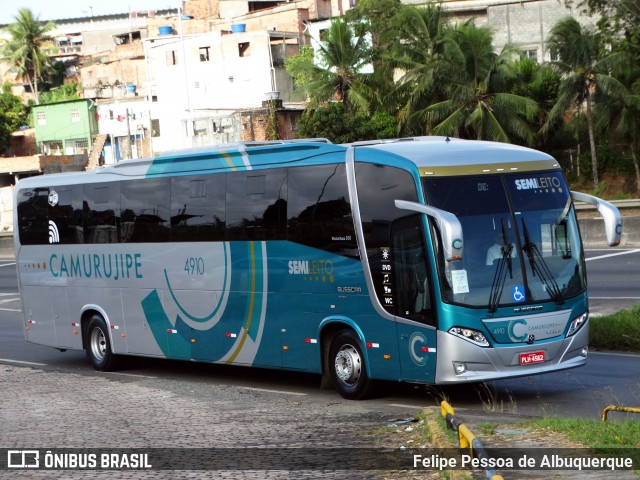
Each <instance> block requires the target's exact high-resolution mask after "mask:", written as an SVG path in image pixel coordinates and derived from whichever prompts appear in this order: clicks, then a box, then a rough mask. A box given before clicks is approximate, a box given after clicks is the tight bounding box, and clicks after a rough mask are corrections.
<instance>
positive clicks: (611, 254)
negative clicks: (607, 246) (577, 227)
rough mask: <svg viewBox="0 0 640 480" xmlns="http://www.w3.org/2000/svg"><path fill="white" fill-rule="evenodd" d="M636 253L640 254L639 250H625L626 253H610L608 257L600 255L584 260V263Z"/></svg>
mask: <svg viewBox="0 0 640 480" xmlns="http://www.w3.org/2000/svg"><path fill="white" fill-rule="evenodd" d="M638 252H640V250H639V249H636V250H627V251H626V252H617V253H610V254H608V255H600V256H599V257H591V258H585V261H587V262H590V261H591V260H601V259H603V258H609V257H617V256H618V255H628V254H629V253H638Z"/></svg>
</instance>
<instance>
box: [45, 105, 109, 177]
mask: <svg viewBox="0 0 640 480" xmlns="http://www.w3.org/2000/svg"><path fill="white" fill-rule="evenodd" d="M32 113H33V123H34V126H35V129H36V145H37V149H38V151H39V152H40V153H41V154H42V155H43V157H44V163H45V164H44V168H43V172H44V173H53V172H56V171H76V170H84V169H85V168H86V166H87V162H88V161H89V151H90V147H91V144H92V142H93V138H94V135H96V134H97V133H98V122H97V120H96V105H95V104H94V103H93V102H92V101H91V100H89V99H81V100H68V101H65V102H57V103H50V104H45V105H35V106H34V107H33V108H32ZM61 155H62V156H64V157H65V158H64V159H63V158H58V159H56V158H49V157H56V156H61Z"/></svg>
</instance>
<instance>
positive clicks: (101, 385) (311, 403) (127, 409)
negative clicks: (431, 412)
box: [0, 364, 425, 479]
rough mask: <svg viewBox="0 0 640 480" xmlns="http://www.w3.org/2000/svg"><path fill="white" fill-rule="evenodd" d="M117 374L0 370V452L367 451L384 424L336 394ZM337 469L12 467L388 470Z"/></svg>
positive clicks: (158, 473)
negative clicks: (115, 376)
mask: <svg viewBox="0 0 640 480" xmlns="http://www.w3.org/2000/svg"><path fill="white" fill-rule="evenodd" d="M123 378H124V380H123V379H122V378H118V379H117V380H113V379H111V378H110V377H109V376H101V375H99V374H91V375H87V374H78V373H70V372H64V373H62V372H56V371H46V370H38V369H32V368H26V367H17V366H13V365H2V364H0V418H1V419H2V424H1V427H0V428H1V430H0V447H4V448H12V449H13V448H16V449H20V448H24V449H29V448H38V449H44V450H46V449H61V448H96V449H110V448H164V449H197V448H207V449H210V448H229V447H233V448H243V447H266V448H270V449H283V451H285V452H289V451H290V450H289V449H291V448H302V447H304V448H329V447H331V448H337V449H340V448H344V447H363V448H366V447H372V446H374V442H375V435H373V434H372V432H373V431H374V430H375V429H377V428H379V427H384V426H385V425H386V424H387V423H388V422H389V420H390V419H392V418H393V416H392V413H391V412H389V411H386V412H385V411H376V409H375V407H373V408H368V409H365V410H369V411H368V413H363V408H362V405H359V404H358V402H350V401H346V400H342V399H341V398H340V397H338V396H337V395H336V396H330V397H328V396H327V397H323V396H321V397H322V398H324V400H321V401H320V402H319V401H318V398H311V397H309V396H304V397H302V396H293V395H282V394H278V393H277V392H265V391H261V390H255V389H248V388H239V387H232V386H224V385H211V384H209V383H199V382H196V381H190V380H187V381H181V380H166V379H165V380H163V379H158V378H155V379H153V378H144V377H142V378H141V377H136V378H135V379H133V378H130V379H127V377H123ZM327 399H329V400H327ZM405 413H406V412H405ZM398 414H400V413H396V415H398ZM183 452H184V455H189V450H184V451H183ZM231 452H232V454H233V450H231ZM346 452H347V451H346V450H345V453H346ZM238 457H239V458H240V460H239V461H240V462H242V460H241V458H242V456H241V455H238ZM294 460H295V459H294ZM292 461H293V460H292ZM339 463H340V462H338V464H339ZM344 465H345V466H344V469H345V470H343V471H320V470H316V471H308V470H300V468H302V467H301V466H300V465H295V464H293V466H292V465H290V466H289V467H288V468H287V467H284V468H285V469H284V470H270V471H265V470H240V469H234V470H227V471H216V472H203V471H168V470H153V471H95V470H84V471H70V470H57V471H52V470H38V471H24V470H21V473H22V476H21V478H176V479H177V478H223V479H239V478H242V479H253V478H255V479H271V478H273V479H288V478H291V479H293V478H296V479H297V478H390V477H389V476H390V472H382V473H381V472H377V473H376V472H372V471H359V472H354V471H349V470H348V468H349V467H348V465H349V458H345V459H344ZM239 468H242V465H241V464H240V465H239ZM296 468H298V470H295V469H296ZM0 478H16V472H15V471H4V472H1V471H0ZM393 478H398V477H397V476H394V477H393ZM421 478H425V477H421Z"/></svg>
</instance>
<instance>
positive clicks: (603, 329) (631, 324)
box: [589, 305, 640, 352]
mask: <svg viewBox="0 0 640 480" xmlns="http://www.w3.org/2000/svg"><path fill="white" fill-rule="evenodd" d="M589 345H590V346H591V347H592V348H599V349H603V350H623V351H633V352H640V305H638V306H636V307H635V308H633V309H632V310H621V311H619V312H617V313H614V314H613V315H609V316H606V317H591V319H590V321H589Z"/></svg>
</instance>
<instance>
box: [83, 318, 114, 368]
mask: <svg viewBox="0 0 640 480" xmlns="http://www.w3.org/2000/svg"><path fill="white" fill-rule="evenodd" d="M86 335H87V336H86V342H85V346H86V354H87V360H88V361H89V362H90V363H91V364H92V365H93V368H95V369H96V370H98V371H100V372H108V371H111V370H116V369H117V368H118V367H119V366H120V358H119V357H118V356H117V355H114V353H113V351H112V350H111V340H110V339H109V330H108V329H107V324H106V322H105V321H104V319H103V318H102V317H101V316H100V315H93V316H92V317H91V318H90V319H89V323H88V324H87V333H86Z"/></svg>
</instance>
